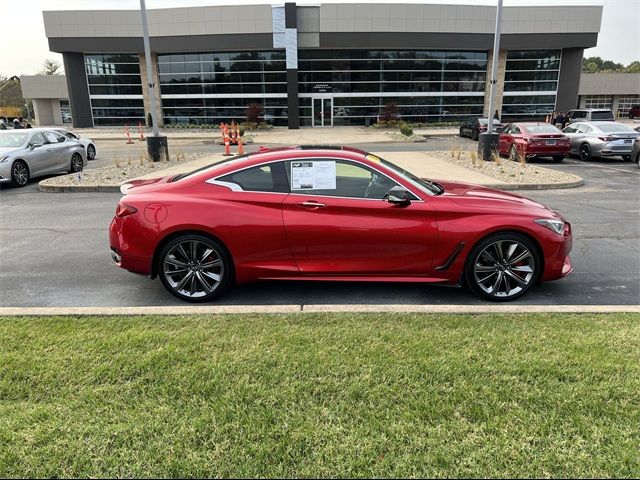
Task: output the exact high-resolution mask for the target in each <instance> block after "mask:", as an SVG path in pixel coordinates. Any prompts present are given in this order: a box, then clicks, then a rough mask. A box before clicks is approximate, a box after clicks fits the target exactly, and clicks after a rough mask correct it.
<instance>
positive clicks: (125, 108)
mask: <svg viewBox="0 0 640 480" xmlns="http://www.w3.org/2000/svg"><path fill="white" fill-rule="evenodd" d="M84 63H85V71H86V74H87V84H88V86H89V98H90V100H91V112H92V115H93V124H94V125H95V126H103V125H118V126H119V125H125V124H127V125H136V124H137V123H138V122H141V123H143V124H144V123H145V116H144V100H143V97H142V80H141V78H140V61H139V58H138V55H137V54H135V53H132V54H97V55H85V56H84Z"/></svg>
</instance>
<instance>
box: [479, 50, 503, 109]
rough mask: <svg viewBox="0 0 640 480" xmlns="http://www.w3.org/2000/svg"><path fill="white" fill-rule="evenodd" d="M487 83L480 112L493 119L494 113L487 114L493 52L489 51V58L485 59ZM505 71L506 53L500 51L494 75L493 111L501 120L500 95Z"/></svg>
mask: <svg viewBox="0 0 640 480" xmlns="http://www.w3.org/2000/svg"><path fill="white" fill-rule="evenodd" d="M487 60H488V61H487V83H486V85H485V88H484V108H483V109H482V111H483V112H484V114H485V115H487V117H493V114H494V113H495V112H489V113H487V111H488V110H489V94H490V92H491V83H490V81H491V65H492V63H493V50H489V56H488V58H487ZM506 69H507V51H506V50H505V49H502V48H501V49H500V52H499V54H498V73H497V75H496V80H497V81H498V83H496V103H495V108H494V110H497V111H498V115H500V117H501V118H502V95H503V94H504V72H505V71H506Z"/></svg>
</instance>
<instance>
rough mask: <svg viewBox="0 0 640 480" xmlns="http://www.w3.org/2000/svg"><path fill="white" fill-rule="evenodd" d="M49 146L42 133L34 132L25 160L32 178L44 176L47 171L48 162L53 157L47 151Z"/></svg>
mask: <svg viewBox="0 0 640 480" xmlns="http://www.w3.org/2000/svg"><path fill="white" fill-rule="evenodd" d="M48 146H49V145H48V144H47V140H46V139H45V138H44V135H42V133H41V132H33V133H32V134H31V138H30V139H29V143H28V144H27V149H28V150H27V152H26V153H25V160H26V161H27V164H28V166H29V172H30V174H31V176H32V177H35V176H38V175H42V174H43V173H44V172H46V171H47V169H48V167H47V162H48V161H49V160H50V157H51V153H50V152H48V151H47V148H48Z"/></svg>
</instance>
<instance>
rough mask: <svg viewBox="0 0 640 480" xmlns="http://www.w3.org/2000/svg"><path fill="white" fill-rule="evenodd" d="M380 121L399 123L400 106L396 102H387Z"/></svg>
mask: <svg viewBox="0 0 640 480" xmlns="http://www.w3.org/2000/svg"><path fill="white" fill-rule="evenodd" d="M380 120H382V121H383V122H387V124H389V122H394V121H396V122H397V121H398V104H397V103H396V102H387V103H385V104H384V107H383V108H382V113H381V114H380Z"/></svg>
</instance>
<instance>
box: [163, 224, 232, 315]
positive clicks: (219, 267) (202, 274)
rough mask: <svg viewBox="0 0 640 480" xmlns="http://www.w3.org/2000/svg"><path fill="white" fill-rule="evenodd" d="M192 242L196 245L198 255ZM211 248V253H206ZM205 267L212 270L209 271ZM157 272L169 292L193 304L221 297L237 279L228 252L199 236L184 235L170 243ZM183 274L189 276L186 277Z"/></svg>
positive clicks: (208, 238) (203, 236) (215, 243)
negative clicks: (216, 277) (207, 265)
mask: <svg viewBox="0 0 640 480" xmlns="http://www.w3.org/2000/svg"><path fill="white" fill-rule="evenodd" d="M192 243H195V244H196V246H195V254H193V251H194V250H192V248H193V247H191V244H192ZM185 245H186V246H188V251H187V249H185ZM180 247H182V250H181V249H180ZM209 249H210V250H211V252H210V253H208V254H207V253H206V252H207V251H208V250H209ZM182 264H183V265H182ZM206 264H210V267H209V268H206V266H205V265H206ZM157 271H158V275H159V277H160V280H161V281H162V284H163V285H164V287H165V288H166V289H167V290H168V291H169V293H171V294H172V295H173V296H175V297H177V298H179V299H180V300H184V301H185V302H192V303H200V302H208V301H211V300H213V299H214V298H216V297H219V296H220V295H222V294H223V293H224V292H225V291H226V290H227V289H228V288H229V286H230V285H231V283H232V281H233V279H234V269H233V261H232V260H231V257H230V255H229V253H228V252H227V249H226V248H225V247H224V246H223V245H222V244H221V243H219V242H217V241H216V240H214V239H212V238H210V237H207V236H205V235H199V234H186V235H181V236H179V237H176V238H174V239H173V240H171V241H170V242H169V243H167V244H166V245H165V246H164V247H163V248H162V251H161V252H160V255H158V265H157ZM182 271H186V273H184V275H183V274H182ZM215 276H219V280H215ZM185 277H188V278H186V279H185ZM183 280H184V282H183ZM209 282H214V283H213V285H211V284H210V283H209ZM187 285H188V291H187ZM205 285H206V286H205ZM196 289H199V290H196Z"/></svg>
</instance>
